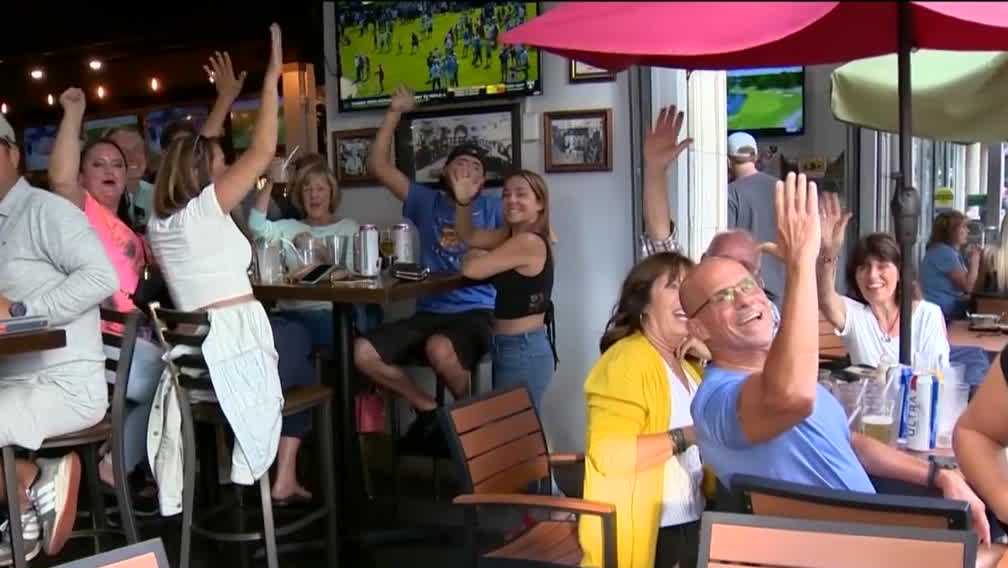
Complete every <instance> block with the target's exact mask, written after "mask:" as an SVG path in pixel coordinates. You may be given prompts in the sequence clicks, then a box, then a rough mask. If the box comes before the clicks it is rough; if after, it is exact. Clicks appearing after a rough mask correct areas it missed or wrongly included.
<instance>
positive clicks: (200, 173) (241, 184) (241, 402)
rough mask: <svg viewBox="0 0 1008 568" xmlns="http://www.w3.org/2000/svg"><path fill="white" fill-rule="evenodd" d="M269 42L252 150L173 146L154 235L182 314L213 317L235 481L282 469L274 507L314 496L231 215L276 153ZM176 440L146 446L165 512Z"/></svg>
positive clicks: (161, 177)
mask: <svg viewBox="0 0 1008 568" xmlns="http://www.w3.org/2000/svg"><path fill="white" fill-rule="evenodd" d="M270 33H271V36H272V47H271V53H270V61H269V65H268V67H267V68H266V73H265V76H264V78H263V88H262V102H261V106H260V109H259V114H258V116H257V118H256V123H255V128H254V130H253V132H252V143H251V145H250V146H249V148H248V150H246V151H245V153H243V154H242V155H241V157H239V158H238V160H237V161H236V162H235V163H234V164H232V165H231V166H230V167H229V166H227V165H226V164H225V162H224V153H223V151H222V150H221V147H220V144H219V143H218V142H217V140H216V139H213V138H206V137H204V136H195V137H194V136H191V135H187V136H183V137H180V138H179V139H177V140H175V141H174V142H172V144H171V145H170V146H169V147H168V148H167V150H166V151H165V154H164V158H163V159H162V165H161V169H160V171H159V172H158V178H157V183H156V184H155V191H154V214H153V215H152V217H151V220H150V222H149V224H148V227H147V235H148V238H149V239H150V243H151V248H152V249H153V251H154V254H155V256H156V257H157V260H158V264H159V265H160V266H161V270H162V272H163V273H164V277H165V282H166V283H167V285H168V289H169V290H170V291H171V295H172V299H173V300H174V302H175V305H176V306H177V307H178V308H179V309H180V310H185V311H206V312H207V314H208V316H209V318H210V322H211V325H210V330H209V333H208V335H207V337H206V340H205V341H204V343H203V346H202V350H203V356H204V358H205V360H206V362H207V367H208V368H209V369H210V376H211V379H212V381H213V386H214V391H215V394H216V395H217V398H218V400H219V401H220V405H221V408H222V410H223V411H224V414H225V416H227V419H228V422H229V423H230V425H231V427H232V429H233V430H234V433H235V439H236V442H237V443H236V444H235V451H234V453H233V455H232V468H231V478H232V480H233V481H235V482H236V483H243V484H251V483H253V482H254V481H255V480H257V479H259V478H260V477H262V476H263V475H267V474H268V471H269V467H270V466H271V465H272V463H273V461H274V460H277V462H278V463H277V477H276V479H275V480H274V482H273V498H274V499H275V500H278V501H283V502H286V501H288V500H297V499H299V498H308V497H310V494H309V493H308V492H307V491H306V490H305V489H304V488H303V487H302V486H301V485H300V484H299V483H298V482H297V479H296V470H297V468H296V459H297V450H298V448H299V446H300V442H301V440H300V437H299V436H297V435H294V434H292V433H288V428H289V426H290V423H291V422H292V420H291V419H293V418H295V417H290V418H289V419H284V420H283V434H281V410H282V408H283V395H282V392H281V383H280V377H281V374H280V373H279V372H278V359H279V358H278V355H277V350H276V347H275V344H274V336H273V329H272V327H271V324H270V320H269V318H268V317H267V315H266V311H265V310H264V309H263V307H262V305H261V304H260V303H259V302H258V301H256V299H255V297H254V296H253V295H252V286H251V283H250V282H249V278H248V272H247V271H248V267H249V265H250V263H251V260H252V250H251V246H250V245H249V242H248V240H247V239H246V238H245V236H244V234H242V232H241V231H240V230H239V229H238V227H237V225H236V224H235V223H234V220H233V219H232V217H231V215H230V213H231V211H232V210H233V209H235V208H236V207H238V206H239V204H240V203H241V202H242V200H243V199H244V198H245V197H246V195H247V194H248V193H249V191H251V189H252V188H253V187H254V186H255V185H256V181H257V180H258V178H259V176H260V175H261V174H262V173H263V172H264V171H266V168H267V167H268V166H269V164H270V161H271V160H272V159H273V156H274V154H275V153H276V144H277V128H278V124H277V123H278V121H277V113H278V106H279V96H278V93H277V83H278V81H279V79H280V75H281V72H282V65H283V61H282V60H283V52H282V47H281V38H280V28H279V26H277V25H276V24H273V25H272V26H271V27H270ZM170 388H171V387H170V386H168V387H166V386H165V384H164V383H162V385H161V389H160V390H159V394H158V397H162V396H166V395H165V394H164V393H163V392H162V391H164V390H169V389H170ZM162 407H163V405H162ZM155 408H156V409H157V408H159V407H158V406H157V405H156V406H155ZM164 413H165V414H166V415H165V416H161V415H158V416H152V421H155V420H162V421H163V425H162V428H160V429H155V428H151V429H150V434H149V436H155V433H158V432H166V431H173V430H172V429H173V428H176V427H177V417H176V416H173V415H167V413H168V410H164ZM169 438H170V436H169V434H168V433H167V432H166V433H165V434H164V435H163V436H162V437H161V438H160V439H157V437H156V436H155V439H149V440H148V446H149V448H150V449H149V451H150V452H153V453H154V454H155V455H157V458H156V459H155V460H153V463H155V464H156V468H155V469H159V470H161V469H163V471H156V472H155V474H157V476H158V483H159V485H160V487H161V495H160V496H161V503H162V511H163V512H164V511H166V510H168V511H170V510H171V506H172V504H173V503H177V501H175V500H174V498H175V497H176V496H177V491H178V490H179V489H180V486H178V485H177V484H176V481H177V480H176V479H174V478H173V477H172V476H174V475H175V474H176V472H177V471H180V468H178V465H177V462H176V463H168V462H170V461H171V460H169V459H162V458H161V455H160V453H161V452H162V451H163V452H164V454H165V455H166V456H169V457H172V453H173V448H172V447H170V445H171V444H172V443H173V442H172V441H171V440H170V439H169ZM278 454H279V456H278ZM166 476H167V477H172V478H171V479H170V480H166V479H165V477H166ZM166 486H167V490H166ZM166 504H167V505H166Z"/></svg>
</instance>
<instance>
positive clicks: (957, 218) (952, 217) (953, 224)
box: [927, 211, 966, 248]
mask: <svg viewBox="0 0 1008 568" xmlns="http://www.w3.org/2000/svg"><path fill="white" fill-rule="evenodd" d="M965 222H966V216H965V215H963V214H962V213H960V212H958V211H945V212H943V213H942V214H940V215H938V216H937V217H935V220H934V224H933V225H931V238H930V239H928V244H927V246H928V248H931V247H933V246H935V245H940V244H946V245H952V246H955V236H956V233H957V232H959V228H960V227H962V226H963V224H964V223H965Z"/></svg>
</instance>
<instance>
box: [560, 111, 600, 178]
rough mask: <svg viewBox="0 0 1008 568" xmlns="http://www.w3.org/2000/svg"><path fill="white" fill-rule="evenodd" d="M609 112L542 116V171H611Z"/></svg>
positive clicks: (572, 112) (565, 112)
mask: <svg viewBox="0 0 1008 568" xmlns="http://www.w3.org/2000/svg"><path fill="white" fill-rule="evenodd" d="M612 131H613V127H612V109H608V108H605V109H594V110H572V111H558V112H546V113H543V132H544V133H545V134H544V139H543V151H544V152H545V158H544V160H543V163H544V164H545V170H546V171H547V172H550V173H563V172H609V171H612Z"/></svg>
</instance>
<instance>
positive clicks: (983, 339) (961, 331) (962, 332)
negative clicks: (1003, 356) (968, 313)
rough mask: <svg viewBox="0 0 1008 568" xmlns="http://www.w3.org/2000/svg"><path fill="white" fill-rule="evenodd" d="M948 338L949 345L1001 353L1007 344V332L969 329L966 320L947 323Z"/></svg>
mask: <svg viewBox="0 0 1008 568" xmlns="http://www.w3.org/2000/svg"><path fill="white" fill-rule="evenodd" d="M948 339H949V344H951V345H965V346H972V347H980V348H982V349H983V350H984V351H987V352H988V353H1001V350H1003V349H1004V348H1005V346H1006V345H1008V334H1005V333H1002V332H1000V331H970V329H969V322H968V321H953V322H951V323H949V324H948Z"/></svg>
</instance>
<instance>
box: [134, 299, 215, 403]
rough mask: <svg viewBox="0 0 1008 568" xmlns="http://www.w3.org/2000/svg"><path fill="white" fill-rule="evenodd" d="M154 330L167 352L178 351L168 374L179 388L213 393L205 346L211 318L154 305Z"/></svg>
mask: <svg viewBox="0 0 1008 568" xmlns="http://www.w3.org/2000/svg"><path fill="white" fill-rule="evenodd" d="M149 307H150V312H151V317H152V318H153V319H154V330H155V331H156V333H157V336H158V339H159V340H160V341H161V345H162V346H163V347H164V348H165V350H166V351H171V350H173V349H177V351H178V352H177V353H175V354H173V357H172V358H171V360H169V361H168V363H167V366H168V370H169V371H170V372H171V373H172V375H173V376H174V377H175V379H176V381H178V384H179V386H181V387H183V388H191V389H210V388H212V385H211V383H210V375H209V371H208V370H207V364H206V359H204V358H203V352H202V346H203V341H204V340H205V339H206V336H207V334H208V333H209V332H210V318H209V317H208V316H207V314H206V313H204V312H182V311H178V310H169V309H166V308H162V307H161V305H160V304H159V303H158V302H151V303H150V305H149Z"/></svg>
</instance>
